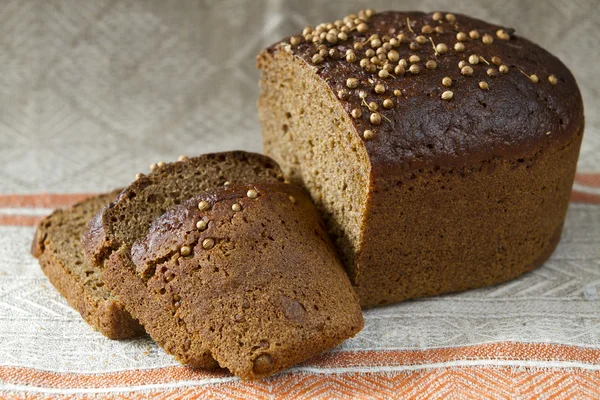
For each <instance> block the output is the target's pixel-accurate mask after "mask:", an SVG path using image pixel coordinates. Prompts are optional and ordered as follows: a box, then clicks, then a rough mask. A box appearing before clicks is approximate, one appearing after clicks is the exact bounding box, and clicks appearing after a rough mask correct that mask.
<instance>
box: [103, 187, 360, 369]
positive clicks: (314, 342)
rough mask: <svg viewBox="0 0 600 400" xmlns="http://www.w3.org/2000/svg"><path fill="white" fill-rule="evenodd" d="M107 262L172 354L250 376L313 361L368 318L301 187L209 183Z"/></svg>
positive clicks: (112, 278) (113, 278)
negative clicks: (214, 186) (210, 186)
mask: <svg viewBox="0 0 600 400" xmlns="http://www.w3.org/2000/svg"><path fill="white" fill-rule="evenodd" d="M105 265H106V271H105V274H106V276H107V279H108V284H109V286H110V287H111V288H114V290H116V292H117V293H118V295H119V298H120V299H122V300H123V301H124V302H125V304H126V305H127V307H128V309H130V310H131V312H132V313H133V314H134V315H135V316H136V317H138V318H140V320H141V321H143V323H144V325H145V326H146V329H147V330H148V332H149V333H150V335H151V336H152V337H153V338H154V339H155V340H156V341H157V342H158V343H159V344H160V345H161V346H163V347H164V348H165V350H166V351H167V352H169V353H170V354H173V355H174V356H175V357H176V358H177V359H178V360H180V361H181V362H182V363H186V364H190V365H192V366H197V367H206V366H208V365H210V364H211V363H212V364H215V363H218V365H220V366H221V367H224V368H227V369H229V370H230V371H231V372H232V373H234V374H235V375H237V376H240V377H242V378H244V379H257V378H261V377H264V376H268V375H271V374H273V373H276V372H278V371H281V370H282V369H285V368H287V367H289V366H291V365H294V364H296V363H299V362H302V361H304V360H306V359H308V358H310V357H312V356H315V355H317V354H319V353H320V352H322V351H325V350H327V349H330V348H332V347H334V346H335V345H337V344H339V343H341V342H342V341H343V340H344V339H347V338H349V337H351V336H354V335H355V334H356V333H357V332H358V331H359V330H360V329H361V328H362V326H363V320H362V314H361V310H360V306H359V305H358V297H357V296H356V294H355V293H354V291H353V289H352V285H351V284H350V281H349V279H348V277H347V275H346V273H345V271H344V269H343V267H342V265H341V263H340V261H339V260H338V258H337V255H336V252H335V249H334V248H333V246H332V244H331V242H330V241H329V238H328V237H327V234H326V231H325V229H324V225H323V223H322V222H321V219H320V217H319V215H318V213H317V211H316V209H315V208H314V205H313V204H312V202H311V200H310V198H309V197H308V195H307V194H306V193H305V192H304V191H303V190H302V189H300V188H299V187H297V186H295V185H289V184H284V183H269V182H264V183H257V184H252V185H232V186H228V187H221V188H217V189H214V190H208V191H206V192H205V193H203V194H201V195H199V196H196V197H194V198H192V199H190V200H188V201H185V202H184V203H183V204H181V205H179V206H177V207H175V208H173V209H171V210H169V211H167V212H166V213H165V214H164V215H163V216H161V217H160V218H159V219H157V220H156V221H155V222H154V223H153V224H152V227H151V228H150V230H149V232H148V234H147V235H146V236H145V237H143V238H140V239H138V240H137V241H136V242H135V243H134V245H133V246H132V249H131V253H130V254H125V253H123V252H120V251H117V252H114V253H113V254H112V255H111V256H110V257H109V259H108V260H107V262H106V263H105ZM213 359H214V361H213Z"/></svg>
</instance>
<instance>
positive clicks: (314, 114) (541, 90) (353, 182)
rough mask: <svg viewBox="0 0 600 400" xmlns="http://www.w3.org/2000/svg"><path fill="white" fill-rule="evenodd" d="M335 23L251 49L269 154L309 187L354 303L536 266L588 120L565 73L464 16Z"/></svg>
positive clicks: (438, 289)
mask: <svg viewBox="0 0 600 400" xmlns="http://www.w3.org/2000/svg"><path fill="white" fill-rule="evenodd" d="M357 19H360V20H359V21H357ZM342 22H343V26H342V25H340V26H337V25H336V24H335V23H334V22H332V23H331V26H329V24H327V23H325V24H320V25H317V26H316V27H315V28H314V29H313V28H310V27H307V28H306V29H305V31H304V32H303V34H302V35H300V34H298V35H295V36H292V37H290V38H285V39H283V40H282V41H279V42H277V43H276V44H275V45H273V46H271V47H269V48H268V49H266V50H265V51H263V52H262V53H261V54H260V55H259V57H258V67H259V68H260V69H261V71H262V75H261V83H260V85H261V95H260V98H259V102H258V110H259V118H260V122H261V125H262V134H263V143H264V150H265V153H266V154H267V155H270V156H272V157H273V158H274V159H275V160H276V161H277V162H279V163H280V165H281V167H282V169H283V170H284V172H285V173H286V174H287V175H288V176H290V180H291V182H293V183H297V184H300V185H302V186H304V187H305V188H306V189H308V191H309V192H310V194H311V196H312V198H313V200H314V201H315V203H316V205H317V207H318V208H319V210H320V211H321V212H322V213H323V215H324V218H325V221H326V223H327V226H328V229H329V232H330V234H331V235H332V237H333V239H334V240H335V243H336V245H337V248H338V250H339V251H340V253H341V256H342V260H343V261H344V264H345V267H346V269H347V271H348V273H349V275H350V278H351V280H352V283H353V285H354V287H355V289H356V291H357V293H358V294H359V297H360V299H361V305H362V306H365V307H370V306H376V305H382V304H387V303H392V302H397V301H402V300H406V299H410V298H415V297H422V296H431V295H436V294H440V293H447V292H454V291H460V290H466V289H471V288H477V287H481V286H487V285H492V284H497V283H500V282H504V281H506V280H509V279H512V278H515V277H517V276H519V275H520V274H523V273H525V272H528V271H530V270H532V269H533V268H535V267H536V266H539V265H540V264H541V263H543V262H544V260H545V259H546V258H547V257H549V255H550V254H551V253H552V251H553V249H554V247H555V246H556V244H557V243H558V240H559V238H560V232H561V227H562V224H563V221H564V217H565V214H566V210H567V205H568V202H569V196H570V192H571V186H572V183H573V177H574V172H575V167H576V163H577V157H578V154H579V147H580V143H581V139H582V135H583V128H584V118H583V104H582V99H581V94H580V92H579V89H578V87H577V84H576V82H575V79H574V77H573V75H572V74H571V73H570V71H569V70H568V69H567V67H566V66H565V65H564V64H563V63H561V62H560V61H559V60H558V59H557V58H556V57H554V56H553V55H551V54H550V53H548V52H547V51H545V50H544V49H542V48H540V47H539V46H537V45H536V44H534V43H532V42H530V41H528V40H526V39H524V38H522V37H519V36H517V35H515V34H514V29H510V28H507V27H502V26H497V25H492V24H489V23H486V22H484V21H480V20H477V19H474V18H470V17H468V16H465V15H459V14H447V15H445V14H441V13H436V14H434V13H431V14H425V13H421V12H395V11H388V12H382V13H374V12H372V11H368V12H367V11H363V12H361V13H359V15H350V16H348V17H346V18H344V19H343V21H342ZM338 25H339V23H338ZM344 27H345V30H344ZM332 30H333V31H335V32H332Z"/></svg>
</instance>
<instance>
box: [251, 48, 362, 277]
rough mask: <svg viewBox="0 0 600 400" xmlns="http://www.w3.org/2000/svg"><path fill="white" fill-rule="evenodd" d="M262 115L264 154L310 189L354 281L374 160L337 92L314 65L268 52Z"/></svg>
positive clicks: (264, 59)
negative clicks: (371, 163)
mask: <svg viewBox="0 0 600 400" xmlns="http://www.w3.org/2000/svg"><path fill="white" fill-rule="evenodd" d="M259 65H260V66H261V68H262V69H263V75H262V76H263V78H262V81H261V88H262V94H261V97H260V100H259V115H260V120H261V123H262V126H263V142H264V148H265V152H266V153H267V154H269V155H270V156H271V157H273V158H274V159H276V160H279V162H280V165H282V168H283V169H284V173H285V174H286V176H288V177H289V179H290V181H291V182H294V183H297V184H301V185H302V186H304V187H305V188H307V189H308V190H309V191H310V193H311V195H312V197H313V200H314V201H315V204H316V205H317V207H318V208H319V211H320V212H321V213H322V215H323V218H324V219H325V221H326V222H327V225H328V228H329V233H330V235H331V237H332V240H334V243H335V244H336V246H337V248H338V249H339V250H340V254H341V256H342V259H343V261H344V265H345V266H346V268H347V270H348V273H349V275H350V277H351V278H352V279H353V280H355V279H356V274H357V271H356V269H355V265H356V260H355V258H356V255H357V254H358V253H359V252H360V242H361V238H360V236H361V226H362V221H363V220H364V216H365V208H366V204H367V196H368V194H369V189H370V187H369V186H370V172H371V167H370V161H369V157H368V155H367V151H366V149H365V146H364V144H363V143H362V141H361V140H360V138H359V137H358V136H357V135H356V132H355V131H354V129H353V128H352V122H351V120H350V116H349V115H348V113H347V112H346V111H345V110H344V108H343V107H342V105H341V104H340V103H339V101H338V100H337V99H336V95H335V93H334V92H333V91H332V90H330V89H329V88H328V87H327V85H326V83H325V82H323V80H322V79H321V78H320V77H319V76H317V75H316V74H315V73H314V71H313V70H312V68H311V67H310V66H309V65H306V64H305V63H304V62H303V61H301V60H297V59H295V58H294V57H293V56H290V55H289V54H287V53H284V52H276V53H275V54H267V53H263V54H262V55H261V58H260V59H259Z"/></svg>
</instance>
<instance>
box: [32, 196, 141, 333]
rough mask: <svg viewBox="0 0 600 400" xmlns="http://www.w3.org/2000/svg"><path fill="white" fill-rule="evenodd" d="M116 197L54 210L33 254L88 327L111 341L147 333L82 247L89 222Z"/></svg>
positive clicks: (41, 228) (41, 226)
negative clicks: (111, 288) (117, 297)
mask: <svg viewBox="0 0 600 400" xmlns="http://www.w3.org/2000/svg"><path fill="white" fill-rule="evenodd" d="M117 194H118V191H115V192H112V193H108V194H102V195H99V196H95V197H91V198H89V199H86V200H84V201H82V202H80V203H78V204H76V205H74V206H72V207H70V208H67V209H64V210H56V211H54V212H53V213H52V214H50V215H49V216H47V217H46V218H44V219H43V220H42V221H41V222H40V223H39V225H38V228H37V231H36V233H35V237H34V240H33V243H32V246H31V253H32V254H33V256H34V257H37V258H38V259H39V262H40V266H41V267H42V270H43V271H44V273H45V274H46V276H47V277H48V279H49V280H50V282H51V283H52V285H54V287H56V289H57V290H58V291H59V292H60V293H61V294H62V295H63V296H64V297H65V299H66V300H67V302H68V303H69V304H70V305H71V306H72V307H73V308H75V309H76V310H77V311H79V313H80V314H81V316H82V317H83V319H84V320H85V321H86V322H87V323H88V324H90V325H91V326H92V327H94V328H95V329H96V330H98V331H99V332H100V333H102V334H103V335H104V336H106V337H108V338H111V339H125V338H130V337H134V336H138V335H142V334H144V333H145V331H144V328H143V327H142V326H141V325H140V324H139V323H138V322H137V321H136V320H135V319H134V318H132V317H131V315H129V313H128V312H127V311H125V309H124V308H123V306H122V305H121V304H120V303H119V302H117V300H116V299H115V297H114V296H113V295H112V294H111V292H110V291H109V290H108V288H107V287H106V286H105V284H104V280H103V279H102V274H101V271H100V269H99V268H97V267H96V266H93V265H90V264H89V263H88V262H87V261H86V259H85V257H84V255H83V250H82V247H81V235H82V234H83V232H84V231H85V230H86V228H87V224H88V222H89V220H90V219H91V218H92V217H93V216H94V215H95V214H96V213H97V212H98V211H99V210H100V209H102V207H104V206H106V205H107V204H108V203H110V202H111V201H113V200H114V199H115V198H116V197H117Z"/></svg>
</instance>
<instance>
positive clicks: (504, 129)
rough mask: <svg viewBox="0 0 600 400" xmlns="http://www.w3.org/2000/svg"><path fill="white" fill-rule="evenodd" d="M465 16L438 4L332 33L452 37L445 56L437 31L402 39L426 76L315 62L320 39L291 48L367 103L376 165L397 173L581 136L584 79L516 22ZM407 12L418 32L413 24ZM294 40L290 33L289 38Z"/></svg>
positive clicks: (341, 46)
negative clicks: (351, 82) (518, 30)
mask: <svg viewBox="0 0 600 400" xmlns="http://www.w3.org/2000/svg"><path fill="white" fill-rule="evenodd" d="M442 15H446V13H442ZM455 17H456V21H455V22H452V23H451V22H448V21H446V20H445V19H442V20H441V23H438V22H437V21H434V20H433V14H432V13H429V14H425V13H421V12H395V11H387V12H381V13H376V14H375V15H374V16H372V17H371V18H369V19H368V21H367V22H366V24H367V25H368V30H367V31H366V32H364V33H359V32H358V31H356V30H355V31H353V32H351V33H350V34H349V36H350V38H349V39H348V40H347V41H344V42H338V43H336V44H335V45H333V44H329V43H327V42H326V41H325V44H326V47H327V48H328V49H331V48H336V49H337V52H338V53H339V54H341V55H344V54H346V51H347V50H348V49H351V48H352V44H353V43H354V42H357V41H361V42H364V41H365V40H367V39H368V38H369V37H370V36H371V35H373V34H377V35H379V36H380V37H383V36H384V35H389V36H391V37H395V36H397V35H398V34H400V33H404V34H406V35H407V36H408V38H409V40H410V42H414V40H415V38H416V37H417V36H418V35H423V36H425V37H426V38H431V39H432V40H433V42H434V43H435V44H436V45H437V44H440V43H444V44H446V45H447V47H448V49H449V50H448V52H447V53H445V54H438V55H436V53H435V51H434V49H433V46H432V44H431V42H430V41H429V40H428V41H427V43H425V44H423V45H419V48H418V49H417V50H410V49H409V43H403V44H400V46H399V47H393V48H392V49H393V50H396V51H397V52H398V53H399V55H400V58H404V59H406V60H407V61H408V58H409V56H410V55H416V56H418V57H419V58H420V60H421V61H420V62H418V63H416V65H418V66H419V67H420V72H419V73H418V74H417V75H414V74H412V73H410V72H408V71H406V73H405V74H404V75H396V74H394V73H393V72H392V73H391V75H392V77H389V78H386V79H382V78H380V77H379V76H378V75H377V73H371V72H368V71H366V70H365V69H364V68H362V67H361V66H360V62H359V61H356V62H353V63H350V62H347V61H346V60H345V58H332V57H326V58H325V60H324V61H323V62H322V63H319V64H316V65H315V64H314V63H313V62H312V61H311V60H312V57H313V55H314V54H316V53H317V52H318V48H317V45H315V44H313V43H310V44H309V43H307V42H306V41H304V40H303V41H302V43H301V44H300V45H298V46H293V47H291V51H292V52H293V54H294V55H295V56H297V57H298V58H300V59H302V60H304V61H305V62H306V63H308V64H309V65H311V66H313V68H314V69H315V73H316V74H317V75H318V76H319V77H321V78H322V79H323V80H324V81H325V82H326V83H327V85H328V86H329V87H330V88H331V90H332V91H333V92H334V93H338V92H339V91H340V90H346V91H348V97H347V99H343V100H340V103H341V104H342V106H343V107H344V109H345V110H346V112H347V113H350V112H351V111H352V110H353V109H355V108H358V109H362V111H363V113H362V117H361V118H359V119H353V122H354V126H355V128H356V131H357V132H358V133H359V134H360V135H361V136H362V132H364V131H365V130H367V129H369V130H373V131H374V132H375V135H376V138H375V139H373V140H367V141H365V146H366V149H367V152H368V154H369V159H370V162H371V166H372V168H373V173H375V174H379V173H386V174H387V173H389V169H390V168H392V169H401V170H407V169H414V168H420V167H427V166H431V165H438V166H440V167H450V168H455V167H464V166H468V165H473V164H476V163H479V162H483V161H486V160H489V159H491V158H494V157H508V158H511V159H514V158H520V157H527V156H529V155H531V154H532V153H535V152H537V151H543V150H545V149H547V148H550V149H554V148H557V147H561V146H564V145H566V144H568V143H571V142H572V141H573V137H574V135H575V134H576V133H580V132H581V131H582V127H583V102H582V98H581V94H580V92H579V88H578V87H577V83H576V82H575V78H574V77H573V75H572V74H571V72H570V71H569V69H568V68H567V67H566V66H565V65H564V64H563V63H562V62H561V61H560V60H559V59H558V58H556V57H554V56H553V55H552V54H550V53H548V52H547V51H546V50H544V49H542V48H541V47H539V46H537V45H536V44H534V43H532V42H530V41H528V40H527V39H524V38H522V37H520V36H517V35H515V34H514V29H512V28H506V27H503V26H499V25H492V24H488V23H487V22H484V21H481V20H478V19H475V18H471V17H468V16H466V15H461V14H456V15H455ZM407 19H408V20H409V21H410V24H411V29H412V30H413V31H414V32H415V33H412V32H411V31H410V30H409V29H408V27H407ZM426 25H429V26H431V27H433V28H435V27H438V26H441V27H442V28H443V29H444V33H437V32H436V31H435V30H434V31H433V33H431V34H424V33H421V29H422V28H423V26H426ZM499 29H503V30H504V32H506V33H507V34H508V35H509V37H510V39H509V40H502V39H500V38H499V37H498V36H497V34H496V32H497V31H498V30H499ZM472 30H477V31H478V32H479V35H480V38H479V39H476V40H474V39H471V38H468V39H467V40H466V41H464V42H462V43H464V46H465V50H464V51H462V52H457V51H455V50H454V48H453V46H454V44H455V43H457V42H458V40H457V38H456V35H457V33H458V32H463V33H465V34H467V36H468V34H469V32H470V31H472ZM484 34H489V35H491V36H492V38H493V43H491V44H484V42H483V36H484ZM297 37H298V38H301V37H302V36H297ZM287 42H289V39H288V40H284V43H287ZM367 49H371V46H370V45H368V42H367V45H365V46H364V50H363V51H355V53H356V56H357V58H358V60H360V59H362V58H365V56H364V53H365V51H366V50H367ZM268 51H269V52H271V53H273V52H277V51H282V50H281V46H280V45H274V46H272V47H271V48H269V50H268ZM472 54H475V55H478V56H482V57H483V58H484V59H485V61H483V60H482V61H481V62H479V63H478V64H476V65H472V64H470V63H469V61H468V58H469V56H470V55H472ZM494 56H496V57H500V59H501V60H502V63H503V65H506V66H508V68H509V72H508V73H507V74H503V73H501V72H499V71H498V69H499V68H498V67H499V66H497V65H494V64H493V63H492V57H494ZM428 60H434V61H436V63H437V68H436V69H434V70H430V69H427V68H426V66H425V63H426V61H428ZM461 60H465V61H466V63H467V65H468V66H470V67H472V68H473V70H474V72H473V74H472V76H463V75H461V73H460V72H461V70H460V68H459V67H458V64H459V62H460V61H461ZM259 64H260V60H259ZM397 64H398V63H394V65H397ZM408 65H409V66H410V65H411V63H410V62H409V63H408ZM490 68H491V69H493V70H494V71H495V76H494V77H490V76H488V75H487V70H488V69H490ZM378 71H379V70H378ZM524 73H525V74H524ZM532 74H535V75H536V76H537V77H538V78H539V83H533V82H532V81H531V80H530V78H529V77H528V76H526V75H532ZM550 75H553V76H555V77H556V78H557V80H558V82H557V84H556V85H552V84H550V83H549V81H548V77H549V76H550ZM351 77H352V78H356V79H358V81H359V82H360V83H359V84H358V86H357V87H356V88H355V89H349V88H348V87H347V85H346V80H347V79H348V78H351ZM444 77H450V78H451V79H452V81H453V84H452V86H451V87H449V88H447V87H444V86H443V85H442V79H443V78H444ZM369 81H371V82H369ZM481 81H485V82H487V83H488V85H489V90H482V89H480V88H479V86H478V83H479V82H481ZM376 84H383V85H384V86H385V88H386V90H385V93H383V94H377V93H375V91H374V87H375V85H376ZM396 89H398V90H400V91H401V96H398V97H397V96H395V95H394V90H396ZM446 90H451V91H452V92H453V94H454V96H453V98H452V99H451V100H450V101H443V100H441V97H440V96H441V95H442V93H443V92H444V91H446ZM360 91H364V92H366V94H367V97H366V98H365V101H366V103H370V102H371V101H374V102H376V103H378V106H379V109H378V110H377V112H378V113H379V114H380V115H382V117H383V121H382V123H381V125H374V124H372V123H371V122H370V120H369V117H370V114H371V113H370V112H369V109H368V107H365V103H363V102H362V100H361V98H360V97H359V93H360ZM388 98H389V99H391V100H392V101H394V108H392V109H390V110H387V109H385V108H384V107H383V105H382V103H383V100H384V99H388ZM547 132H550V134H548V135H547V134H546V133H547Z"/></svg>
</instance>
